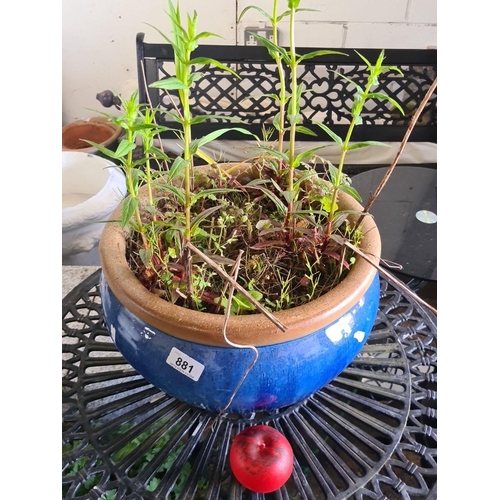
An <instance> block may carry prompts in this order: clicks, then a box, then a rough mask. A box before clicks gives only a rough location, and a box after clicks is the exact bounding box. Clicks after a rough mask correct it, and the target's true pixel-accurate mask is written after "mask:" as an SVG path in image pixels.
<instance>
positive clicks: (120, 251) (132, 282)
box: [99, 193, 381, 347]
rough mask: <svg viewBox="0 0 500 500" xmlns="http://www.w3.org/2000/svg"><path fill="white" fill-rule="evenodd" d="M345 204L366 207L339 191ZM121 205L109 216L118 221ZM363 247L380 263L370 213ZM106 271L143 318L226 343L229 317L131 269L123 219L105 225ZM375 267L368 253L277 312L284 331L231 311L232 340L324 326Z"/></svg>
mask: <svg viewBox="0 0 500 500" xmlns="http://www.w3.org/2000/svg"><path fill="white" fill-rule="evenodd" d="M340 195H341V196H340V206H341V207H342V208H343V209H350V210H357V211H361V210H362V207H361V205H360V204H359V203H358V202H356V201H355V200H354V199H353V198H351V197H350V196H348V195H345V194H344V193H340ZM120 214H121V205H120V206H118V207H117V208H116V209H115V211H114V212H113V214H112V215H111V217H110V220H119V219H120ZM362 231H363V239H362V243H361V250H362V251H363V252H364V253H365V254H366V255H368V256H369V257H371V260H372V261H374V262H376V263H377V264H378V262H379V258H380V251H381V243H380V234H379V231H378V229H377V226H376V225H375V222H374V221H373V219H372V218H371V217H365V219H364V221H363V227H362ZM99 254H100V259H101V266H102V272H103V274H104V277H105V279H106V281H107V283H108V285H109V287H110V288H111V290H112V292H113V293H114V295H115V296H116V298H117V299H118V300H119V301H120V302H121V304H123V305H124V306H125V307H126V308H127V309H129V310H130V311H131V312H132V313H133V314H135V315H136V316H137V317H138V318H140V319H141V320H143V321H145V322H146V323H148V324H149V325H151V326H153V327H154V328H157V329H158V330H160V331H163V332H166V333H168V334H169V335H172V336H174V337H177V338H180V339H183V340H188V341H192V342H196V343H200V344H207V345H212V346H226V347H227V343H226V342H225V341H224V337H223V333H222V328H223V323H224V316H223V315H222V314H221V315H217V314H211V313H204V312H199V311H192V310H190V309H186V308H184V307H181V306H176V305H173V304H171V303H170V302H167V301H166V300H164V299H161V298H160V297H157V296H156V295H154V294H153V293H151V292H149V291H148V290H147V289H146V288H145V287H144V286H143V285H142V284H141V283H140V282H139V280H138V279H137V278H136V277H135V275H134V274H133V272H132V271H131V270H130V268H129V266H128V264H127V261H126V258H125V234H124V231H123V229H122V228H121V226H120V224H119V223H118V222H108V223H106V224H105V227H104V230H103V232H102V235H101V240H100V244H99ZM375 273H376V269H375V267H374V266H373V265H371V264H370V263H368V262H366V261H365V260H364V259H363V258H361V257H359V256H358V258H357V259H356V262H355V264H354V265H353V266H352V268H351V270H350V271H349V273H348V275H347V276H346V278H345V279H344V280H343V281H342V282H341V283H340V284H339V285H337V286H336V287H335V288H334V289H333V290H331V291H330V292H328V293H326V294H324V295H322V296H321V297H319V298H318V299H316V300H314V301H312V302H310V303H308V304H305V305H302V306H299V307H294V308H292V309H288V310H286V311H279V312H277V313H274V316H275V317H276V318H277V319H279V321H281V323H283V324H284V325H285V326H286V327H287V331H286V332H282V331H281V330H280V329H279V328H278V327H277V326H276V325H274V324H273V323H272V322H271V321H270V320H269V319H268V318H266V317H265V316H264V315H263V314H260V313H259V314H250V315H245V316H231V317H230V319H229V322H228V325H227V337H228V339H229V340H230V341H231V342H234V343H237V344H244V345H254V346H264V345H271V344H278V343H281V342H285V341H288V340H294V339H298V338H300V337H303V336H305V335H308V334H310V333H312V332H314V331H316V330H319V329H321V328H324V327H325V326H327V325H329V324H331V323H333V322H334V321H335V320H336V319H338V318H339V317H340V316H342V315H343V314H344V313H346V312H347V311H348V310H349V309H351V307H353V306H354V305H355V304H356V303H357V302H358V301H359V300H360V299H361V297H362V296H363V295H364V293H365V292H366V291H367V289H368V287H369V286H370V284H371V283H372V281H373V278H374V276H375Z"/></svg>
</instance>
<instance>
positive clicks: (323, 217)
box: [93, 0, 403, 314]
mask: <svg viewBox="0 0 500 500" xmlns="http://www.w3.org/2000/svg"><path fill="white" fill-rule="evenodd" d="M300 3H301V2H300V0H288V9H287V10H286V11H285V12H283V13H281V14H278V9H277V4H278V2H277V0H273V10H272V14H267V13H266V12H265V11H264V10H263V9H261V8H260V7H256V6H249V7H247V8H246V9H244V10H243V12H242V14H241V16H240V19H241V17H242V16H243V15H244V14H245V13H246V12H247V11H248V10H249V9H256V10H258V11H259V12H260V13H262V14H263V16H264V17H265V18H266V19H267V20H268V21H269V22H270V23H271V25H272V26H273V29H274V30H275V32H276V29H277V25H278V23H279V22H280V21H282V20H284V19H286V18H288V20H289V22H290V39H289V48H288V49H285V48H283V47H281V46H279V45H277V44H275V43H273V42H270V41H268V40H266V39H264V38H262V37H259V36H258V35H256V36H257V38H258V39H259V40H261V41H262V43H263V44H264V45H265V46H266V48H267V49H268V51H269V53H270V54H271V56H272V57H273V59H274V61H275V62H276V67H277V72H278V75H279V81H280V86H279V87H280V89H279V92H278V94H271V95H270V97H271V98H272V99H274V100H275V101H276V103H277V107H278V109H279V113H278V114H277V116H276V118H275V119H274V121H273V126H274V128H275V129H276V131H277V132H278V141H277V146H276V147H274V146H272V145H271V146H270V145H268V144H267V142H266V139H268V138H269V135H268V134H269V131H267V130H264V131H263V138H264V141H260V140H259V139H258V138H256V139H257V141H256V144H257V148H256V154H255V157H254V158H252V159H250V160H249V162H248V163H249V164H250V165H251V168H247V169H246V170H242V168H241V166H240V165H232V166H228V167H226V168H222V167H221V166H220V165H207V166H206V167H205V168H203V169H198V168H194V162H193V159H194V157H195V156H199V157H200V158H202V159H205V160H207V156H206V155H205V154H204V153H203V152H202V151H201V148H202V147H203V146H206V145H207V144H209V143H210V142H211V141H213V140H215V139H217V138H219V137H221V136H222V135H223V134H225V133H226V132H227V131H229V130H237V131H238V132H240V133H243V134H247V135H248V134H250V133H249V132H248V131H247V130H245V129H244V128H242V127H231V128H225V127H222V128H220V129H219V130H217V131H215V132H212V133H210V134H208V135H207V136H205V137H203V138H199V139H193V134H192V128H193V127H195V126H196V125H197V124H199V123H202V122H204V121H206V120H213V119H214V118H220V116H213V115H197V116H193V114H192V112H191V108H190V90H191V88H192V86H193V84H194V83H195V82H196V81H198V80H199V79H200V78H202V77H203V67H206V66H207V65H212V66H215V67H216V68H218V69H219V70H221V71H225V72H229V74H231V75H232V76H233V77H234V78H239V77H238V75H237V74H236V73H235V72H234V71H233V70H232V69H231V68H229V67H228V66H225V65H223V64H221V63H220V62H218V61H216V60H213V59H207V58H196V57H195V58H193V57H192V53H193V51H194V50H195V49H196V47H197V45H198V42H199V41H200V40H201V39H203V38H206V37H209V36H214V35H213V34H212V33H208V32H202V33H197V15H196V12H195V13H194V14H193V15H188V16H187V19H186V22H185V23H184V24H183V21H182V17H181V13H180V9H179V4H178V3H177V5H176V6H174V4H173V3H172V1H171V0H168V7H169V9H168V12H167V14H168V17H169V19H170V24H171V29H172V36H171V37H168V36H166V35H164V34H163V33H162V32H161V31H160V30H158V29H157V28H154V27H153V28H154V29H156V30H157V31H158V32H159V33H160V34H161V35H162V36H163V37H164V38H165V40H166V41H167V42H168V43H169V44H171V46H172V47H173V50H174V54H175V64H174V66H175V75H174V76H172V77H169V78H166V79H163V80H160V81H158V82H155V83H153V84H151V85H150V87H154V88H158V89H162V90H164V91H165V92H166V93H167V94H170V93H176V94H177V96H178V102H179V105H178V106H175V109H174V111H171V112H170V111H167V112H166V113H167V115H168V116H169V118H170V120H171V121H173V122H175V123H176V124H177V125H178V129H176V130H175V131H174V132H175V134H176V135H177V137H178V138H179V140H180V141H181V143H182V145H183V155H182V156H181V157H178V158H175V159H173V160H170V159H168V158H167V157H166V155H164V153H163V152H162V151H161V150H160V149H158V148H156V147H155V146H154V143H155V142H154V138H155V137H156V136H158V135H159V134H160V133H161V132H162V131H163V130H166V129H165V127H161V126H158V125H156V124H155V120H154V117H155V115H156V111H157V110H153V109H151V107H148V106H143V105H138V104H137V95H135V94H134V95H133V96H132V97H131V98H130V99H129V100H127V101H123V103H122V104H123V106H122V107H123V116H121V117H119V118H110V119H112V120H113V121H115V122H116V123H118V124H120V126H122V127H123V128H124V129H125V130H126V138H125V139H124V140H123V141H122V143H121V144H120V146H119V147H118V149H117V151H116V152H115V153H112V152H109V151H108V150H106V149H105V148H103V147H101V146H98V145H96V144H93V145H94V146H96V147H98V149H100V150H101V151H102V152H105V153H107V154H108V155H109V156H111V157H112V158H114V159H116V160H118V161H119V162H120V164H121V165H122V167H123V169H124V170H125V173H126V176H127V188H128V191H129V196H128V198H127V199H126V201H125V203H124V205H123V212H122V216H121V223H122V225H123V226H124V227H128V228H130V229H131V231H130V233H129V235H128V238H127V258H128V261H129V263H130V266H131V268H132V270H133V271H134V273H135V274H136V275H137V277H138V279H139V280H140V281H141V282H142V283H143V284H144V286H145V287H147V288H148V289H149V290H151V291H153V292H154V293H156V294H157V295H159V296H161V297H163V298H165V299H166V300H169V301H171V302H173V303H175V304H178V305H181V306H184V307H188V308H191V309H197V310H201V311H207V312H215V313H224V314H228V313H229V312H231V313H233V314H251V313H252V312H256V311H260V312H264V311H265V309H264V308H263V305H262V304H265V305H266V306H267V307H268V308H269V309H270V310H271V312H274V311H277V310H280V309H287V308H291V307H295V306H299V305H301V304H304V303H307V302H309V301H311V300H314V299H315V298H317V297H319V296H320V295H322V294H324V293H326V292H327V291H329V290H331V289H332V288H333V287H335V286H336V285H337V284H338V283H340V282H341V281H342V279H343V278H344V276H345V275H346V274H347V273H348V272H349V269H350V266H351V265H352V263H353V262H354V261H355V259H356V258H357V255H356V253H357V252H356V249H357V247H358V245H359V242H360V238H361V236H360V235H361V233H360V230H359V227H358V225H355V226H354V225H353V224H352V223H351V222H350V221H349V216H350V215H352V212H350V211H346V210H341V209H340V208H339V203H338V198H339V192H341V191H343V192H345V193H347V194H348V195H350V196H353V197H354V198H356V199H358V200H359V196H358V195H357V193H356V192H355V191H354V190H353V189H352V187H351V186H350V182H349V179H348V177H347V176H346V175H345V173H344V171H343V166H344V162H345V157H346V154H347V153H348V152H349V151H352V150H354V149H358V148H363V147H367V146H373V145H382V143H379V142H376V141H367V142H361V143H360V142H358V143H354V144H351V136H352V132H353V130H354V128H355V127H356V126H357V125H359V124H360V123H362V118H361V112H362V110H363V107H364V106H365V103H366V101H367V100H374V99H375V100H376V99H382V100H388V101H390V102H391V103H392V105H393V106H394V107H395V108H397V109H399V110H400V111H401V112H402V111H403V110H402V109H401V108H400V106H399V104H398V103H397V102H396V101H394V100H393V99H391V98H390V97H388V96H387V95H385V94H382V93H380V92H377V91H376V86H377V84H378V78H379V76H380V75H381V74H383V73H385V72H387V71H395V72H400V70H399V69H398V68H395V67H390V66H383V60H384V52H383V51H382V52H381V53H380V56H379V57H378V59H377V61H376V62H375V63H373V64H372V63H370V61H368V60H367V59H366V58H364V56H362V55H361V54H359V56H360V57H361V59H362V60H363V61H364V62H365V63H366V65H367V80H366V83H365V85H360V83H359V82H350V83H351V84H352V85H353V86H354V88H355V94H354V99H353V106H352V119H351V122H350V126H349V129H348V132H347V134H346V137H345V138H344V139H342V138H340V137H339V136H338V135H336V134H335V133H334V132H333V131H331V130H330V129H329V128H328V127H326V126H325V125H323V124H321V123H318V125H319V126H320V127H321V128H322V129H323V130H324V131H325V132H326V133H327V134H328V136H329V137H330V138H331V139H332V141H334V142H335V143H337V144H338V145H339V146H340V148H341V156H340V161H339V163H338V165H332V164H331V163H328V162H325V165H326V166H327V168H326V175H324V176H323V175H320V174H319V173H318V172H317V171H316V170H315V168H314V166H313V165H311V160H313V161H317V159H319V160H320V161H321V158H320V156H318V151H319V150H320V149H321V148H313V149H309V150H307V151H302V152H300V153H297V151H296V147H295V142H296V134H297V133H306V134H313V132H312V131H311V130H310V129H308V128H307V127H305V126H304V125H303V124H302V123H301V113H300V101H301V96H302V95H303V94H304V93H305V92H308V91H309V90H308V89H305V88H303V87H302V86H301V85H299V84H298V78H297V68H298V66H299V64H301V63H302V62H304V61H306V60H309V59H312V58H315V57H321V56H323V55H327V54H332V53H338V52H335V51H330V50H320V51H313V52H310V53H308V54H297V53H296V49H295V15H296V13H297V12H300V11H302V10H307V9H301V8H300ZM285 68H286V69H287V71H288V73H289V74H290V82H289V88H290V92H289V93H288V92H287V91H286V88H287V87H288V86H287V85H286V83H287V82H286V81H285V74H286V71H285ZM343 78H345V77H343ZM246 97H247V96H244V98H246ZM172 102H175V100H174V99H173V98H172ZM285 134H288V137H289V143H288V146H287V147H286V148H285V140H284V139H285ZM250 135H251V134H250ZM137 139H140V140H141V141H142V144H143V155H142V157H141V158H139V159H134V158H133V151H134V149H135V143H136V140H137ZM152 161H155V162H156V163H157V164H158V170H155V171H154V172H153V171H152V169H151V162H152ZM209 163H211V162H210V160H209ZM141 186H144V187H142V188H141ZM141 193H142V194H141ZM358 215H359V214H358ZM236 265H237V269H236ZM235 276H237V279H234V277H235ZM228 283H231V285H232V286H233V287H235V288H236V290H235V293H234V294H232V293H228Z"/></svg>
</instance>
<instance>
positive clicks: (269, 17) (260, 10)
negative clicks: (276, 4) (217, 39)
mask: <svg viewBox="0 0 500 500" xmlns="http://www.w3.org/2000/svg"><path fill="white" fill-rule="evenodd" d="M251 9H255V10H256V11H258V12H259V13H260V15H261V16H262V17H265V18H266V19H269V20H271V16H270V15H269V14H268V13H267V12H266V11H265V10H263V9H261V8H260V7H256V6H255V5H249V6H248V7H245V8H244V9H243V10H242V11H241V14H240V15H239V17H238V20H237V21H236V22H237V23H239V22H240V21H241V19H242V18H243V16H244V15H245V14H246V13H247V12H248V11H249V10H251Z"/></svg>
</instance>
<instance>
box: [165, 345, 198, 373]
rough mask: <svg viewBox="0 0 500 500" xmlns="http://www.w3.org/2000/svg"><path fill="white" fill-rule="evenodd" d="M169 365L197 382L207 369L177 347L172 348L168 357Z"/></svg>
mask: <svg viewBox="0 0 500 500" xmlns="http://www.w3.org/2000/svg"><path fill="white" fill-rule="evenodd" d="M167 364H168V365H170V366H171V367H172V368H175V369H176V370H177V371H178V372H181V373H182V374H184V375H186V377H189V378H190V379H192V380H194V381H195V382H198V379H199V378H200V376H201V374H202V373H203V370H204V369H205V366H203V365H202V364H201V363H199V362H198V361H196V359H193V358H191V357H190V356H188V355H187V354H184V353H183V352H182V351H179V349H177V348H175V347H172V350H171V351H170V354H169V355H168V358H167Z"/></svg>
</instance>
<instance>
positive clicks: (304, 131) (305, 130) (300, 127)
mask: <svg viewBox="0 0 500 500" xmlns="http://www.w3.org/2000/svg"><path fill="white" fill-rule="evenodd" d="M295 130H296V131H297V132H300V133H301V134H306V135H313V136H317V135H318V134H316V132H314V131H313V130H311V129H310V128H307V127H304V126H303V125H297V126H296V127H295Z"/></svg>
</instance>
